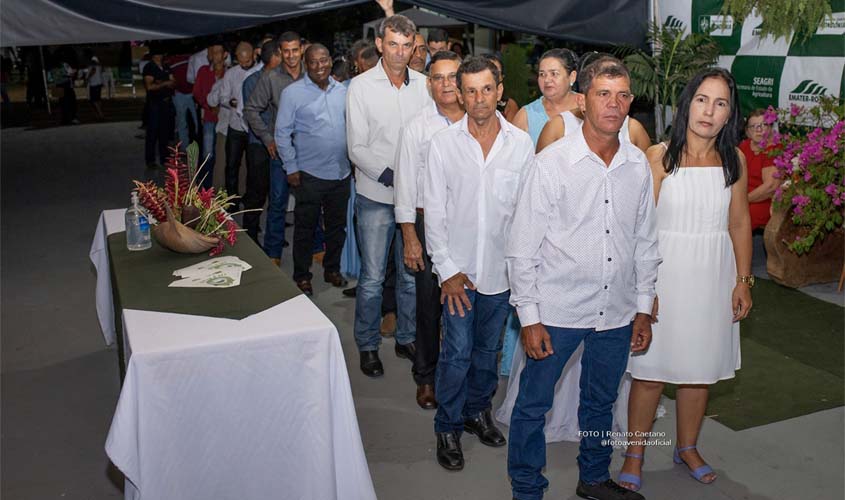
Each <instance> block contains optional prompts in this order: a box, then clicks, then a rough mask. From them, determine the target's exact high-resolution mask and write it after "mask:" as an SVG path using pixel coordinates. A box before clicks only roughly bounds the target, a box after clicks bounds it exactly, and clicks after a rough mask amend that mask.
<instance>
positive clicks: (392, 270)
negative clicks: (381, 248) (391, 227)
mask: <svg viewBox="0 0 845 500" xmlns="http://www.w3.org/2000/svg"><path fill="white" fill-rule="evenodd" d="M396 229H397V230H398V229H399V228H398V227H397V228H396ZM400 238H401V236H400ZM393 241H396V240H395V239H394V240H393ZM393 241H391V242H390V250H388V252H387V270H386V271H385V275H384V289H383V290H382V292H381V315H382V317H384V315H385V314H387V313H395V312H396V251H395V248H396V245H395V244H394V243H393Z"/></svg>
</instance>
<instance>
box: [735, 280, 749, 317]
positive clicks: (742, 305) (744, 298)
mask: <svg viewBox="0 0 845 500" xmlns="http://www.w3.org/2000/svg"><path fill="white" fill-rule="evenodd" d="M731 306H732V308H733V313H734V322H736V321H742V320H744V319H745V318H747V317H748V313H749V312H751V288H749V287H748V285H747V284H746V283H737V284H736V286H735V287H734V291H733V294H731Z"/></svg>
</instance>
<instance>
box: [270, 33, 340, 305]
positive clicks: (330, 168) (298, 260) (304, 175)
mask: <svg viewBox="0 0 845 500" xmlns="http://www.w3.org/2000/svg"><path fill="white" fill-rule="evenodd" d="M305 68H306V75H305V78H303V79H301V80H298V81H296V82H294V83H292V84H290V85H289V86H288V87H287V88H285V90H284V91H283V92H282V99H281V102H280V103H279V113H278V115H277V117H276V132H275V138H276V147H277V148H278V149H279V152H280V153H281V155H282V160H283V161H284V164H285V168H286V170H287V173H288V183H289V184H290V186H291V187H292V188H293V192H294V195H295V196H296V207H295V209H294V230H293V279H294V280H295V281H296V284H297V286H298V287H299V288H300V290H302V291H303V292H304V293H305V294H306V295H311V294H312V293H313V290H312V287H311V277H312V275H311V272H310V271H309V268H310V266H311V260H312V246H313V242H314V231H315V230H316V228H317V221H318V219H319V216H320V212H321V210H322V213H323V222H324V224H325V241H326V255H325V257H324V258H323V270H324V274H323V277H324V279H325V281H326V282H327V283H331V284H332V285H334V286H338V287H342V286H345V285H346V280H345V279H344V278H343V276H342V275H341V274H340V255H341V251H342V250H343V243H344V240H345V239H346V205H347V201H348V199H349V173H350V169H349V158H348V157H347V154H346V87H345V86H344V85H343V84H341V83H338V82H337V81H336V80H335V79H334V78H332V77H331V69H332V59H331V55H330V54H329V51H328V49H326V47H324V46H323V45H320V44H313V45H311V46H310V47H309V48H308V50H306V51H305Z"/></svg>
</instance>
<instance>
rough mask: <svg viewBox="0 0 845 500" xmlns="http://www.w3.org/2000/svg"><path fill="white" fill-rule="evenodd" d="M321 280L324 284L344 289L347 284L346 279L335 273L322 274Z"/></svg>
mask: <svg viewBox="0 0 845 500" xmlns="http://www.w3.org/2000/svg"><path fill="white" fill-rule="evenodd" d="M323 279H324V280H325V281H326V283H331V284H332V286H336V287H344V286H346V285H348V284H349V282H348V281H346V278H344V277H343V275H342V274H340V273H339V272H337V271H328V272H326V273H324V274H323Z"/></svg>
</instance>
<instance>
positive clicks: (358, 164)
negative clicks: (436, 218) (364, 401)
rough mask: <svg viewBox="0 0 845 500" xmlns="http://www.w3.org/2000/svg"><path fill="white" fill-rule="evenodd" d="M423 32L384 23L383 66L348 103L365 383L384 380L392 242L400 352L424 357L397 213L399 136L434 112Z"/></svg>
mask: <svg viewBox="0 0 845 500" xmlns="http://www.w3.org/2000/svg"><path fill="white" fill-rule="evenodd" d="M416 32H417V27H416V26H415V25H414V23H413V22H412V21H411V20H410V19H408V18H407V17H405V16H402V15H395V16H391V17H388V18H385V19H384V20H382V22H381V25H380V26H379V30H378V34H377V37H376V46H377V47H378V49H379V50H380V51H381V53H382V58H381V59H380V60H379V62H378V64H376V65H375V67H373V68H372V69H370V70H369V71H367V72H365V73H363V74H360V75H358V76H356V77H355V78H353V79H352V83H350V84H349V90H348V92H347V95H346V138H347V140H346V142H347V145H348V148H349V158H350V159H351V160H352V163H354V164H355V188H356V191H357V195H356V197H355V214H356V216H357V219H358V222H357V236H358V250H359V251H360V252H361V273H360V276H359V278H358V291H357V296H356V302H355V342H356V343H357V344H358V351H359V352H360V358H361V359H360V366H361V371H362V372H363V373H364V375H367V376H369V377H379V376H381V375H383V374H384V367H383V365H382V364H381V360H380V359H379V356H378V348H379V344H380V343H381V334H380V333H379V330H380V328H379V326H380V320H381V301H382V288H383V286H384V276H385V271H386V268H387V253H388V251H389V248H390V243H391V241H394V239H395V243H394V247H395V252H396V254H395V255H396V302H397V305H398V308H397V309H398V316H399V318H398V322H397V323H398V324H397V328H396V334H395V338H396V345H395V348H394V349H395V352H396V355H397V356H399V357H404V358H407V359H410V360H413V359H414V357H415V355H416V347H415V345H414V339H415V331H414V328H415V324H414V323H415V319H414V318H415V317H416V312H415V310H416V304H415V298H414V277H413V276H412V275H411V273H410V272H409V271H408V270H407V269H406V268H405V265H404V264H403V259H402V254H403V249H402V238H400V237H398V235H397V234H396V218H395V217H394V213H393V208H394V206H393V174H394V168H395V161H396V145H397V143H398V142H399V131H400V130H401V129H402V127H403V126H405V125H406V124H408V123H409V122H410V121H411V120H412V119H414V118H415V117H416V116H417V115H419V114H420V112H421V111H422V110H423V108H425V107H426V106H429V105H430V104H431V98H430V97H429V96H428V90H426V87H425V75H423V74H421V73H418V72H416V71H414V70H412V69H409V68H408V61H410V59H411V53H412V50H413V48H414V36H415V35H416Z"/></svg>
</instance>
